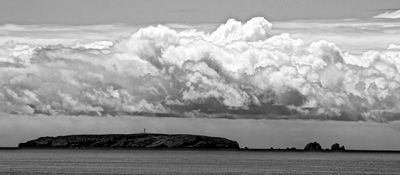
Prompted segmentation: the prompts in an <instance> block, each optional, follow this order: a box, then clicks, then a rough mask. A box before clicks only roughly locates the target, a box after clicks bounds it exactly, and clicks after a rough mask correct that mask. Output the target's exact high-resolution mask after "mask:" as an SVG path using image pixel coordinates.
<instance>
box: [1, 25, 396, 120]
mask: <svg viewBox="0 0 400 175" xmlns="http://www.w3.org/2000/svg"><path fill="white" fill-rule="evenodd" d="M88 30H89V29H88ZM77 33H78V36H79V32H77ZM81 35H82V37H83V38H84V37H85V36H84V34H81ZM113 36H114V35H113ZM24 37H28V38H29V36H24ZM46 37H51V36H46ZM47 39H48V38H47ZM97 39H98V38H97ZM62 41H64V40H62ZM396 44H399V43H393V44H392V45H391V46H389V48H388V49H384V50H366V51H362V52H361V53H353V52H350V51H348V50H346V49H342V48H339V47H338V46H337V45H336V44H335V43H332V42H328V41H325V40H320V41H314V42H311V43H308V42H305V41H304V40H302V39H299V38H294V37H292V36H291V35H290V34H288V33H281V34H275V33H274V32H273V29H272V24H271V23H270V22H269V21H267V20H266V19H264V18H262V17H255V18H252V19H251V20H249V21H247V22H244V23H242V22H240V21H236V20H234V19H229V20H228V21H227V22H226V23H225V24H221V25H220V26H219V27H217V28H216V29H215V30H213V31H203V30H199V29H198V28H190V27H187V26H185V27H182V28H180V29H179V30H178V29H174V28H172V27H167V26H165V25H157V26H149V27H144V28H140V29H139V30H137V31H136V32H134V33H132V34H131V35H130V36H127V37H116V38H114V39H113V40H93V39H88V40H82V41H79V42H73V43H68V44H67V43H62V42H61V43H58V44H54V43H52V44H31V43H21V42H16V41H12V40H10V41H8V42H4V43H3V44H2V45H1V46H0V76H1V78H0V111H1V112H2V113H3V114H6V115H31V114H38V115H91V116H118V115H142V116H143V115H144V116H158V117H169V116H173V117H204V118H231V119H235V118H248V119H315V120H342V121H376V122H389V121H395V120H399V119H400V74H399V70H400V59H399V58H400V50H399V48H398V47H397V46H398V45H396Z"/></svg>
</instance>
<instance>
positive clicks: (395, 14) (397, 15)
mask: <svg viewBox="0 0 400 175" xmlns="http://www.w3.org/2000/svg"><path fill="white" fill-rule="evenodd" d="M374 18H389V19H398V18H400V10H396V11H390V12H384V13H381V14H378V15H376V16H374Z"/></svg>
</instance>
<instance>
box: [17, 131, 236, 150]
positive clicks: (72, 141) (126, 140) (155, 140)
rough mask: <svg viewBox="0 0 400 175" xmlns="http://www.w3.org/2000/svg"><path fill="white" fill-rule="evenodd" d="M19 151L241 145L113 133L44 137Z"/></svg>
mask: <svg viewBox="0 0 400 175" xmlns="http://www.w3.org/2000/svg"><path fill="white" fill-rule="evenodd" d="M18 147H19V148H150V149H151V148H153V149H156V148H157V149H162V148H189V149H239V144H238V143H237V142H236V141H232V140H229V139H225V138H220V137H208V136H199V135H186V134H173V135H168V134H145V133H143V134H110V135H69V136H58V137H41V138H38V139H35V140H31V141H28V142H25V143H20V144H19V145H18Z"/></svg>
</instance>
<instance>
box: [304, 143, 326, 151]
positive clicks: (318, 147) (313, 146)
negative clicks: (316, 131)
mask: <svg viewBox="0 0 400 175" xmlns="http://www.w3.org/2000/svg"><path fill="white" fill-rule="evenodd" d="M304 151H323V150H322V147H321V145H320V144H319V143H317V142H311V143H309V144H307V145H306V146H305V147H304Z"/></svg>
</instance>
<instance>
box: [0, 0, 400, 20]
mask: <svg viewBox="0 0 400 175" xmlns="http://www.w3.org/2000/svg"><path fill="white" fill-rule="evenodd" d="M394 9H400V1H399V0H302V1H299V0H251V1H248V0H202V1H197V0H168V1H166V0H112V1H111V0H108V1H107V0H35V1H32V0H0V23H2V24H4V23H13V24H43V23H45V24H102V23H127V24H154V23H171V22H173V23H216V22H221V21H224V20H225V19H227V18H228V17H233V18H236V19H239V20H248V19H249V18H251V17H253V16H264V17H266V18H268V19H269V20H272V21H281V20H295V19H343V18H370V17H371V16H374V15H376V14H377V13H380V12H383V11H388V10H394Z"/></svg>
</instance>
